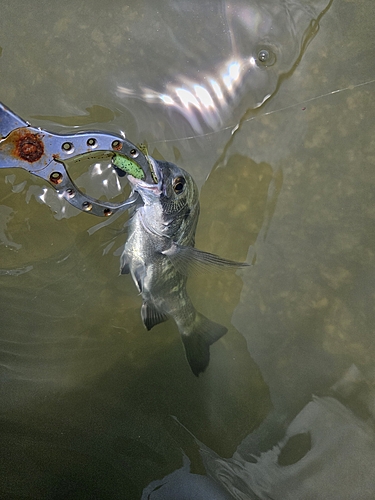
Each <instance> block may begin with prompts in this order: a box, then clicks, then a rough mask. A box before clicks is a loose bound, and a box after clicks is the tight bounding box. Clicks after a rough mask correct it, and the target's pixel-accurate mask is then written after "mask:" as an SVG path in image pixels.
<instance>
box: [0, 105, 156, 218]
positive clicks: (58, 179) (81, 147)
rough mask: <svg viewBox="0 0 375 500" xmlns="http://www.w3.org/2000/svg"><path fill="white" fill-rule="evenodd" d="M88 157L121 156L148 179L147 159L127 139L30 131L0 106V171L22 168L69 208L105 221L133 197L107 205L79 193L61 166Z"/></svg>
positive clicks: (100, 133) (149, 177)
mask: <svg viewBox="0 0 375 500" xmlns="http://www.w3.org/2000/svg"><path fill="white" fill-rule="evenodd" d="M90 153H91V154H92V157H93V159H94V158H95V159H96V160H97V159H98V158H101V159H103V158H108V159H111V157H113V156H114V154H115V153H116V154H121V155H124V156H125V157H126V158H128V159H130V160H131V161H133V162H134V163H136V164H137V165H138V166H139V167H140V168H141V169H142V171H143V172H144V174H145V179H146V180H148V181H151V179H152V175H151V171H150V165H149V160H148V159H147V156H146V155H145V154H144V153H143V151H142V150H141V149H139V148H138V147H136V146H135V145H134V144H132V143H131V142H130V141H128V140H127V139H124V138H123V137H121V136H117V135H114V134H108V133H104V132H79V133H77V134H69V135H63V134H54V133H51V132H47V131H46V130H43V129H41V128H35V127H32V126H31V125H30V124H29V123H28V122H26V121H24V120H23V119H22V118H20V117H19V116H17V115H16V114H15V113H13V112H12V111H11V110H10V109H8V108H7V107H6V106H4V105H3V104H1V103H0V168H13V167H18V168H23V169H25V170H27V171H28V172H30V173H31V174H33V175H36V176H38V177H41V178H42V179H45V180H46V181H48V182H49V183H50V184H51V186H52V187H53V188H54V189H56V191H57V193H58V194H59V195H60V196H61V197H62V198H64V199H65V200H66V201H68V202H69V203H70V204H71V205H73V206H74V207H76V208H78V209H79V210H82V211H84V212H88V213H91V214H93V215H98V216H106V217H108V216H110V215H112V214H114V213H115V212H117V211H118V210H125V209H127V208H129V207H130V206H131V205H132V204H134V203H135V202H136V200H137V198H138V194H137V193H132V195H131V196H130V197H129V198H128V199H127V200H126V201H124V202H123V203H111V202H104V201H100V200H97V199H95V198H92V197H90V196H88V195H86V194H84V193H82V192H81V191H80V190H79V189H78V188H77V186H76V185H75V184H74V182H73V181H72V179H71V178H70V176H69V174H68V171H67V169H66V166H65V163H64V162H65V161H67V160H71V159H72V158H74V159H76V158H77V157H80V156H81V155H82V158H87V157H90ZM101 153H102V154H101ZM78 159H79V158H78Z"/></svg>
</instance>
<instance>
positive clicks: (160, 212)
mask: <svg viewBox="0 0 375 500" xmlns="http://www.w3.org/2000/svg"><path fill="white" fill-rule="evenodd" d="M150 168H151V171H152V177H153V180H154V181H155V182H154V183H149V182H146V181H143V180H141V179H136V178H135V177H133V176H131V175H129V176H128V179H129V182H130V184H131V185H132V188H133V190H134V191H137V192H138V193H139V195H140V196H141V198H142V201H143V217H144V218H146V219H147V226H148V227H154V228H156V226H158V227H159V230H158V231H154V232H157V233H158V234H160V233H162V234H163V236H168V237H170V238H173V240H174V241H176V242H181V243H182V242H184V243H192V242H193V239H194V233H195V228H196V225H197V222H198V216H199V196H198V188H197V185H196V184H195V181H194V179H193V178H192V176H191V175H190V174H189V173H188V172H186V171H185V170H183V169H182V168H180V167H178V166H177V165H175V164H174V163H170V162H162V161H157V160H154V159H153V158H150Z"/></svg>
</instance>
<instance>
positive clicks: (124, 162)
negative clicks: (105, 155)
mask: <svg viewBox="0 0 375 500" xmlns="http://www.w3.org/2000/svg"><path fill="white" fill-rule="evenodd" d="M112 163H113V164H114V165H115V167H117V168H119V169H120V170H123V171H124V172H126V173H127V174H130V175H132V176H133V177H135V178H136V179H144V177H145V174H144V172H143V170H142V169H141V167H140V166H138V165H137V164H136V163H135V162H134V161H132V160H129V158H127V157H126V156H124V155H122V154H120V153H114V155H113V158H112Z"/></svg>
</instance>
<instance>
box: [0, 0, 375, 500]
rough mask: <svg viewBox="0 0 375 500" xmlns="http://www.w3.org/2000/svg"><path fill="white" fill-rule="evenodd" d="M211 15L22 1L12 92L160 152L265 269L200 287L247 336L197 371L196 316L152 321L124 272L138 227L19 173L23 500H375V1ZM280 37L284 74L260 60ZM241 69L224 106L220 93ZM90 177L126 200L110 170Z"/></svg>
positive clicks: (0, 34) (3, 334) (12, 376)
mask: <svg viewBox="0 0 375 500" xmlns="http://www.w3.org/2000/svg"><path fill="white" fill-rule="evenodd" d="M159 3H160V5H159ZM192 5H193V2H182V1H181V2H170V4H169V5H168V6H166V5H165V4H164V3H163V2H157V3H156V2H155V3H152V2H147V1H144V2H134V4H133V3H130V4H129V3H128V4H125V3H123V2H118V1H117V2H115V1H113V2H107V3H103V2H88V1H83V2H79V3H76V2H69V1H68V2H64V3H60V4H59V5H57V4H56V6H53V7H51V3H50V2H49V3H46V2H38V3H37V4H33V5H32V8H31V6H30V7H26V6H25V4H24V2H21V1H15V2H12V3H9V5H3V6H2V16H1V20H0V27H1V30H0V47H1V49H0V72H1V79H0V101H2V102H4V103H6V104H7V105H8V106H9V107H10V108H11V109H13V110H14V111H15V112H17V113H18V114H20V115H21V116H22V117H23V118H25V119H26V120H28V121H30V122H32V123H33V125H40V126H41V127H44V128H47V129H50V130H54V131H62V130H69V131H71V130H72V129H74V130H87V129H102V130H105V131H113V132H117V133H118V132H119V131H120V130H123V131H125V132H126V134H127V137H128V138H129V139H130V140H131V141H133V142H140V141H146V142H148V145H149V149H150V152H151V154H153V155H154V156H155V157H156V158H158V157H163V158H165V159H168V160H171V161H175V162H176V163H178V164H179V165H180V166H181V167H183V168H185V169H187V170H188V171H189V172H191V173H192V174H193V175H194V177H195V178H196V180H197V182H198V183H199V185H200V186H201V205H202V213H201V218H200V222H199V226H198V232H197V246H198V247H199V248H202V249H204V250H207V251H211V252H215V253H219V254H220V255H222V256H223V257H226V258H230V259H235V260H243V259H247V260H248V262H253V264H254V265H253V266H252V267H251V268H249V269H246V270H242V271H239V272H237V273H232V272H226V273H225V274H216V273H213V274H209V275H207V276H197V277H196V276H194V277H192V278H191V279H190V280H189V290H190V294H191V296H192V299H193V301H194V303H195V304H197V305H199V309H200V310H201V311H202V312H203V313H204V314H206V315H208V316H209V317H211V318H213V319H215V320H216V321H219V322H221V323H222V324H225V325H226V326H228V328H229V331H228V334H227V335H226V336H224V337H223V338H222V339H221V340H220V341H219V342H218V343H217V344H215V345H214V346H212V348H211V362H210V366H209V368H208V370H207V372H206V373H205V374H204V375H203V376H201V377H199V379H197V378H195V377H194V376H193V375H192V373H191V372H190V369H189V366H188V364H187V363H186V360H185V358H184V353H183V349H182V345H181V341H180V339H179V336H178V332H177V329H176V327H175V325H174V323H173V322H172V321H169V322H167V323H163V324H162V325H159V326H158V327H156V328H155V329H153V330H152V331H151V332H147V331H146V330H144V328H143V325H142V322H141V319H140V306H141V299H140V297H139V296H138V295H137V291H136V288H135V286H134V284H133V282H132V281H131V279H130V278H129V277H128V276H119V275H118V273H119V249H121V246H122V245H123V244H124V242H125V240H126V232H123V231H121V228H122V226H123V224H124V222H125V220H126V216H124V217H122V218H121V217H120V218H117V219H116V220H114V221H113V222H112V224H110V225H107V226H104V227H102V228H98V226H97V225H98V224H99V223H100V222H102V220H99V219H96V218H94V217H92V216H89V215H87V214H84V213H79V212H77V211H76V210H75V209H73V208H71V207H67V208H66V211H65V212H64V211H63V207H64V205H63V202H62V201H61V200H59V199H58V198H57V197H56V195H55V193H54V192H53V191H52V190H51V189H49V188H47V186H46V185H45V183H44V182H43V181H42V180H40V179H37V178H36V177H35V178H33V177H31V176H30V175H29V174H27V173H26V172H23V171H18V170H10V169H9V170H0V259H1V264H0V285H1V289H0V290H1V291H0V294H1V299H0V321H1V326H0V328H1V331H0V398H1V409H0V440H1V446H0V450H1V451H0V492H1V495H0V496H1V497H2V498H7V499H8V498H9V499H11V498H36V499H39V498H51V499H58V498H64V499H65V498H69V499H84V498H87V499H89V498H90V499H91V498H119V499H120V498H121V499H123V498H126V499H128V498H129V499H133V498H134V499H137V498H141V497H142V498H152V499H154V500H155V499H164V498H167V499H168V498H170V499H172V498H176V499H179V498H181V499H182V498H184V499H185V498H205V499H207V498H212V499H214V498H215V499H221V498H223V499H226V498H236V499H255V498H261V499H263V498H264V499H265V498H267V499H269V498H272V499H280V500H281V499H282V500H285V499H293V500H294V499H301V498H303V499H318V498H330V499H331V498H332V499H340V500H342V499H354V498H355V499H372V498H373V497H374V494H373V491H374V489H375V484H374V482H375V481H374V479H373V463H374V459H375V446H374V437H375V436H374V417H375V414H374V412H375V406H374V395H375V392H374V381H375V376H374V374H375V370H374V358H375V343H374V333H375V332H374V321H373V318H374V306H375V291H374V290H375V288H374V285H375V252H374V248H375V230H374V228H375V221H374V219H375V209H374V206H375V205H374V201H375V194H374V192H375V191H374V189H375V176H374V168H375V141H374V137H375V126H374V121H373V116H374V111H375V109H374V108H375V99H374V97H375V72H374V66H373V60H374V55H375V54H374V52H375V40H374V34H373V19H374V15H375V9H374V6H373V3H372V2H371V0H360V1H355V2H354V1H350V0H347V1H346V0H334V1H333V3H332V4H331V5H328V2H318V1H317V2H312V1H311V2H308V1H305V2H300V4H299V5H297V4H296V3H293V4H289V3H288V2H285V3H284V2H281V1H276V0H274V1H273V2H267V3H265V4H264V5H265V7H264V6H263V7H261V4H259V5H257V4H256V3H255V2H254V3H251V2H250V4H246V3H241V2H238V1H233V2H228V3H227V4H226V5H224V4H221V3H220V2H218V3H217V5H216V4H214V2H210V1H207V2H201V3H199V2H198V3H194V6H195V7H194V8H192ZM249 5H251V6H252V7H253V11H252V13H251V15H250V14H249V10H248V6H249ZM284 7H285V8H286V11H287V12H289V14H290V16H286V15H285V8H284ZM327 7H328V8H327ZM326 8H327V10H326V12H325V13H324V15H322V16H321V18H319V19H320V21H319V30H318V32H317V33H316V35H315V37H312V34H313V33H315V32H316V25H315V24H314V23H312V24H310V22H311V20H312V19H316V18H318V17H319V16H320V14H322V13H323V11H324V9H326ZM245 14H246V15H249V16H250V17H246V15H245ZM257 16H258V17H257ZM249 19H250V20H254V19H258V21H259V19H260V20H261V21H262V20H263V23H261V22H257V23H255V21H254V22H252V21H251V22H250V21H249ZM271 21H272V22H271ZM272 23H273V25H272ZM219 25H220V26H222V30H223V33H225V34H226V35H225V37H224V38H223V39H221V38H220V36H219V34H218V33H219V31H218V29H217V27H218V26H219ZM267 26H268V28H269V26H272V27H273V30H272V31H268V32H267ZM250 27H251V29H250ZM194 30H196V31H194ZM246 34H247V35H248V39H246ZM200 37H201V38H200ZM223 40H224V42H223ZM303 40H307V41H310V44H308V46H307V48H306V51H305V52H304V53H303V54H302V53H301V51H303V49H304V48H305V45H307V43H305V44H304V43H303ZM263 46H267V47H268V49H270V50H271V49H272V50H273V51H274V52H275V54H276V55H277V61H276V62H275V64H272V65H270V66H269V67H260V66H257V67H255V69H254V68H250V69H249V68H248V67H247V66H246V64H247V62H246V64H245V62H244V61H248V60H249V57H250V56H252V55H254V54H255V55H256V54H257V53H258V51H259V48H262V47H263ZM181 54H183V57H182V56H181ZM208 55H210V57H208ZM301 55H302V57H300V56H301ZM234 56H235V57H234ZM233 60H235V61H237V62H238V61H239V62H240V66H241V72H240V74H239V77H238V79H237V80H233V82H232V83H231V85H232V87H230V88H229V87H228V85H229V84H228V85H227V87H226V89H227V90H226V94H225V95H224V97H223V100H222V101H221V103H220V106H219V104H217V103H218V100H220V99H219V93H218V92H219V91H218V90H217V87H215V85H214V84H213V83H212V82H211V83H208V82H210V81H211V80H215V81H216V82H217V83H218V84H219V85H221V88H223V85H224V84H225V80H224V76H223V75H225V74H226V72H227V71H229V70H228V68H229V66H228V64H233ZM232 76H233V75H232ZM184 78H185V79H184ZM223 82H224V83H223ZM236 82H237V83H238V82H239V83H238V85H237V83H236ZM195 84H196V85H198V86H199V87H201V88H205V89H206V91H207V89H209V88H210V89H211V95H213V92H214V91H215V88H216V101H215V103H216V105H215V106H214V107H212V106H211V107H210V106H208V104H207V102H209V101H204V102H205V103H206V105H207V106H206V107H205V106H204V102H203V97H204V96H205V98H207V99H208V97H207V93H206V94H205V93H204V91H202V90H199V89H198V90H197V88H196V87H194V85H195ZM168 85H169V86H168ZM209 85H211V87H209ZM236 85H237V86H236ZM179 88H185V90H186V89H187V90H188V91H189V92H190V94H189V96H188V97H189V99H193V98H195V99H198V101H199V95H200V96H201V99H202V101H200V103H201V106H200V109H199V110H198V108H197V107H194V106H193V105H190V107H188V108H184V104H183V101H182V100H181V99H180V100H178V99H177V97H176V96H177V95H178V93H177V90H176V89H179ZM151 90H152V92H153V93H152V92H151ZM130 91H131V92H130ZM193 91H194V92H195V94H194V93H193ZM163 92H164V94H163ZM197 92H198V94H197ZM199 92H201V94H199ZM151 94H152V97H150V95H151ZM167 94H168V96H169V97H170V98H171V99H172V100H173V102H174V104H173V105H168V102H169V101H168V100H167V98H166V97H164V101H162V99H161V98H160V95H167ZM179 95H180V96H181V95H182V94H181V92H180V94H179ZM155 96H157V97H155ZM186 96H187V94H185V97H186ZM194 96H195V97H194ZM197 96H198V97H197ZM202 96H203V97H202ZM268 96H270V97H269V98H268ZM186 98H187V97H186ZM267 98H268V99H267ZM265 99H266V101H265V103H264V104H263V105H262V106H260V104H261V102H262V101H263V100H265ZM198 101H197V102H198ZM191 102H192V101H190V103H191ZM168 106H169V107H168ZM186 109H189V110H191V109H195V111H194V113H193V112H191V111H189V112H187V111H186ZM218 110H219V111H218ZM215 113H216V114H215ZM236 125H238V128H236V130H235V131H234V128H235V126H236ZM73 168H75V170H74V172H73V173H74V175H75V178H78V179H79V180H78V181H77V182H79V184H80V185H81V186H83V187H85V188H86V189H87V191H88V192H90V194H92V195H94V196H103V197H111V198H115V197H116V200H120V199H122V198H123V197H124V196H125V195H122V194H121V193H119V192H118V190H116V183H114V182H113V174H112V173H111V171H110V169H107V170H106V173H105V175H104V176H103V178H101V177H95V176H94V175H93V171H92V170H90V169H89V171H88V173H85V171H84V169H82V166H81V167H74V165H72V169H73ZM105 176H106V177H107V178H108V179H109V181H110V182H109V183H108V186H107V187H103V184H102V180H103V179H104V178H105ZM125 189H126V188H125ZM142 492H143V493H142ZM142 495H143V496H142Z"/></svg>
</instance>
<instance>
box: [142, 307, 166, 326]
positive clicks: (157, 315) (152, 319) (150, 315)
mask: <svg viewBox="0 0 375 500" xmlns="http://www.w3.org/2000/svg"><path fill="white" fill-rule="evenodd" d="M141 317H142V321H143V324H144V325H145V327H146V328H147V330H151V328H152V327H154V326H155V325H158V324H159V323H163V321H167V319H168V316H167V315H166V314H164V313H162V312H160V311H158V310H157V309H156V307H155V306H154V305H153V304H150V303H148V302H143V304H142V307H141Z"/></svg>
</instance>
